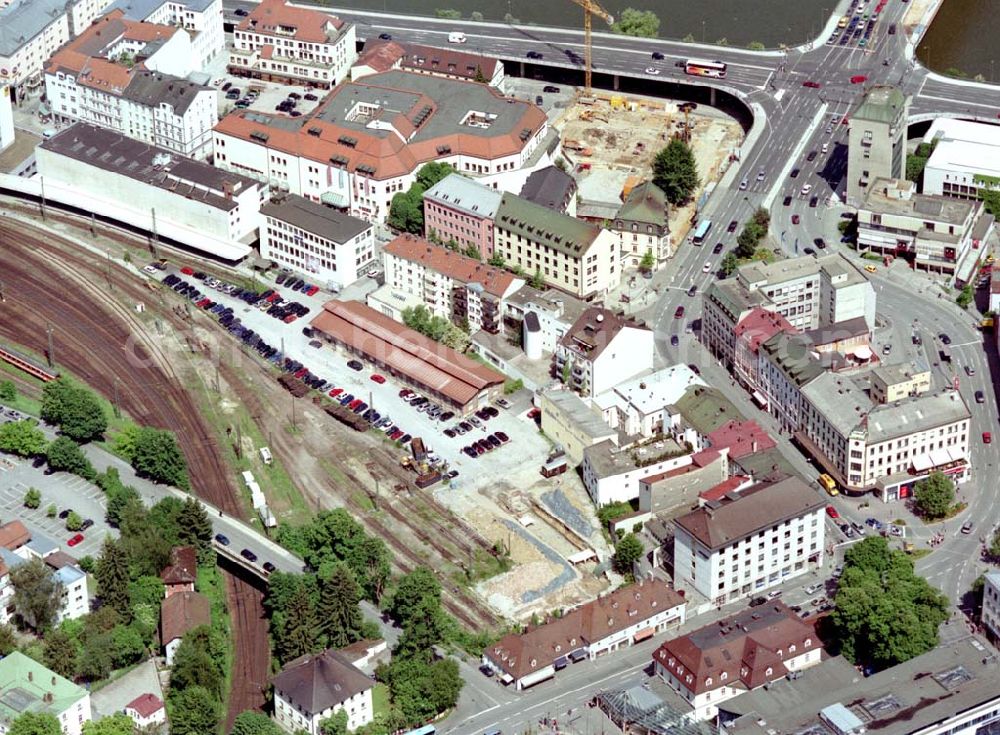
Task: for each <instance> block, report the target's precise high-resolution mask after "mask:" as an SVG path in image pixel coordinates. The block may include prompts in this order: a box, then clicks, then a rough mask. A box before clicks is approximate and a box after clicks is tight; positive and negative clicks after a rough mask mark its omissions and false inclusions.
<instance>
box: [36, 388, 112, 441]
mask: <svg viewBox="0 0 1000 735" xmlns="http://www.w3.org/2000/svg"><path fill="white" fill-rule="evenodd" d="M41 415H42V418H43V419H45V420H46V421H48V422H49V423H50V424H56V425H57V426H58V427H59V430H60V431H61V432H62V433H63V434H64V435H66V436H68V437H69V438H70V439H72V440H74V441H78V442H89V441H92V440H94V439H99V438H100V437H101V435H103V434H104V432H105V431H106V430H107V428H108V417H107V416H106V415H105V414H104V407H103V406H102V405H101V402H100V401H99V400H98V399H97V396H96V395H94V394H93V393H92V392H91V391H89V390H87V389H86V388H82V387H80V386H77V385H74V384H73V383H71V382H70V381H69V380H68V379H67V378H64V377H62V378H57V379H56V380H53V381H51V382H49V383H46V384H45V387H44V388H42V410H41Z"/></svg>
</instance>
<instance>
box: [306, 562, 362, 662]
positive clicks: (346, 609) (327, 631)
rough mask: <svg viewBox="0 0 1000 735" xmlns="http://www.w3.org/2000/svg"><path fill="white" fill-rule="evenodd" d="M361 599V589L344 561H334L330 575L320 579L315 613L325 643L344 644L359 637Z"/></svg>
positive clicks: (335, 646) (337, 646)
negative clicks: (336, 562)
mask: <svg viewBox="0 0 1000 735" xmlns="http://www.w3.org/2000/svg"><path fill="white" fill-rule="evenodd" d="M360 599H361V590H360V588H359V587H358V583H357V582H356V581H355V579H354V573H353V572H352V571H351V570H350V568H349V567H348V566H347V565H346V564H343V563H338V564H334V565H333V569H332V570H331V572H330V574H329V576H328V577H327V578H326V579H323V580H320V583H319V603H318V604H317V606H316V613H317V617H318V618H319V625H320V633H321V634H322V635H323V636H324V637H325V638H326V645H327V646H330V647H333V648H343V647H344V646H347V645H350V644H351V643H354V642H355V641H357V640H358V639H359V638H360V637H361V626H362V624H363V623H364V618H363V617H362V615H361V609H360V608H359V607H358V602H359V601H360Z"/></svg>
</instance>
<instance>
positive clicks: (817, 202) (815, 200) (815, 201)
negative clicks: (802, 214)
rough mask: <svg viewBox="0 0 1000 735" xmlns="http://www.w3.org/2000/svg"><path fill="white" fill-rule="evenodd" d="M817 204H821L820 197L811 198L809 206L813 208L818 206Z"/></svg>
mask: <svg viewBox="0 0 1000 735" xmlns="http://www.w3.org/2000/svg"><path fill="white" fill-rule="evenodd" d="M817 204H819V197H813V198H812V199H810V200H809V206H810V207H812V208H813V209H815V208H816V205H817Z"/></svg>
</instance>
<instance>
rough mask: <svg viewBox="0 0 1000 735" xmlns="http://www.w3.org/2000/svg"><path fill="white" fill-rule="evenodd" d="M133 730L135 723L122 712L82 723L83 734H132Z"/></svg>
mask: <svg viewBox="0 0 1000 735" xmlns="http://www.w3.org/2000/svg"><path fill="white" fill-rule="evenodd" d="M134 732H135V723H134V722H133V721H132V718H131V717H129V716H128V715H126V714H125V713H124V712H115V713H114V714H113V715H105V716H104V717H102V718H101V719H99V720H89V721H87V722H84V723H83V735H133V733H134Z"/></svg>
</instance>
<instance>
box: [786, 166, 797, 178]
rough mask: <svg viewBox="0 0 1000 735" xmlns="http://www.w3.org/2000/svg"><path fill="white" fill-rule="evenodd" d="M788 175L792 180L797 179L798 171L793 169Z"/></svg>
mask: <svg viewBox="0 0 1000 735" xmlns="http://www.w3.org/2000/svg"><path fill="white" fill-rule="evenodd" d="M788 175H789V176H790V177H791V178H793V179H797V178H798V177H799V169H797V168H793V169H792V172H791V173H790V174H788Z"/></svg>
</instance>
